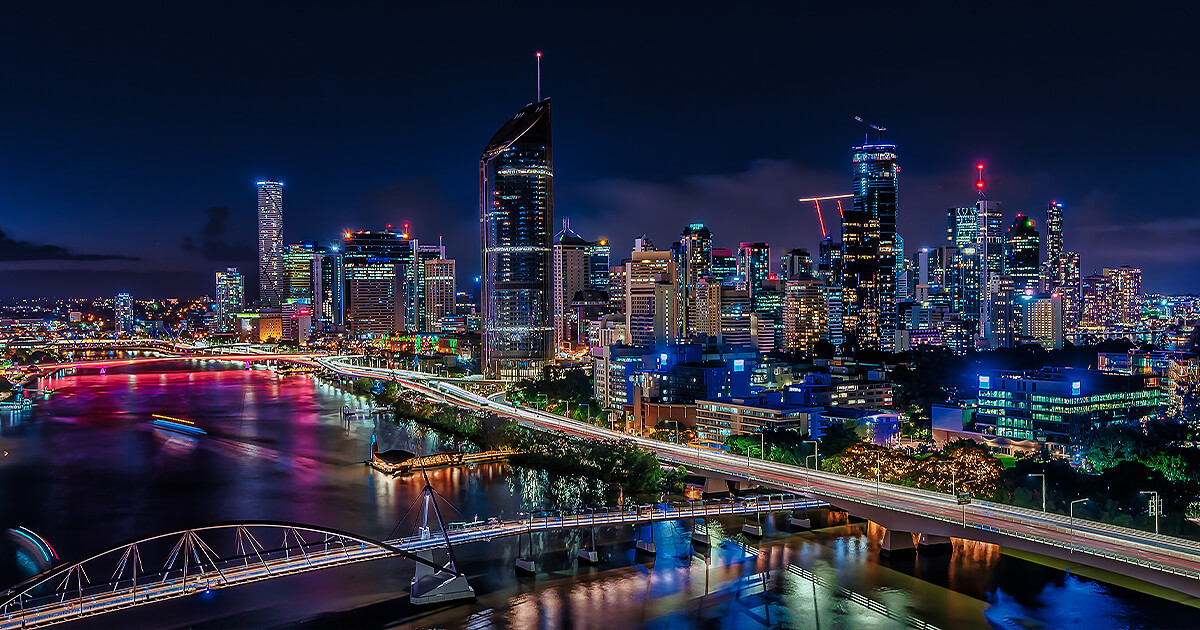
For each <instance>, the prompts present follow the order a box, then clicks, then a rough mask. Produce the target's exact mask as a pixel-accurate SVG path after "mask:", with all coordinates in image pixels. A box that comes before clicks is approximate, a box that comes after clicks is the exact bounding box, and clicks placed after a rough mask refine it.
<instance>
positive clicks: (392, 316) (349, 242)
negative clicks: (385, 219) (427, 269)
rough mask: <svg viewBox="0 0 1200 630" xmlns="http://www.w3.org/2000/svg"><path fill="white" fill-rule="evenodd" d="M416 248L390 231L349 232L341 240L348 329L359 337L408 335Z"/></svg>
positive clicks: (398, 234) (400, 234)
mask: <svg viewBox="0 0 1200 630" xmlns="http://www.w3.org/2000/svg"><path fill="white" fill-rule="evenodd" d="M412 258H413V247H412V243H411V241H410V240H409V239H407V238H405V237H404V234H402V233H398V232H392V231H390V230H385V231H378V232H363V231H359V232H348V233H346V234H345V235H344V238H343V240H342V268H343V277H344V280H345V282H344V285H343V287H344V290H345V297H344V300H345V308H346V314H345V325H346V329H347V331H348V332H350V333H351V334H354V335H357V336H380V335H386V334H389V333H399V332H405V331H407V326H406V319H405V317H406V314H407V313H408V304H409V301H410V299H411V296H410V295H409V294H408V282H407V280H408V267H409V265H410V264H412Z"/></svg>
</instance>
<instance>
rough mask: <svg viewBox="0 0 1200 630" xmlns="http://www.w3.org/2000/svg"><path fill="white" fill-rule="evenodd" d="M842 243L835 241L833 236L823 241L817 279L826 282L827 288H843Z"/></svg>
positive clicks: (819, 255) (819, 253) (818, 261)
mask: <svg viewBox="0 0 1200 630" xmlns="http://www.w3.org/2000/svg"><path fill="white" fill-rule="evenodd" d="M842 249H843V248H842V243H841V242H840V241H835V240H833V237H832V236H826V237H825V238H823V239H821V249H820V251H819V252H818V258H817V277H818V278H820V279H821V280H824V281H825V286H829V287H840V286H842V269H843V263H842V260H843V258H842Z"/></svg>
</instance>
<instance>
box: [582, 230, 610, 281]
mask: <svg viewBox="0 0 1200 630" xmlns="http://www.w3.org/2000/svg"><path fill="white" fill-rule="evenodd" d="M587 252H588V264H589V269H588V286H587V288H589V289H599V290H601V291H607V290H608V269H609V264H610V261H611V259H612V247H610V246H609V244H608V239H606V238H602V239H600V240H598V241H596V242H594V243H592V244H591V245H588V249H587Z"/></svg>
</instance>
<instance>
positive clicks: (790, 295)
mask: <svg viewBox="0 0 1200 630" xmlns="http://www.w3.org/2000/svg"><path fill="white" fill-rule="evenodd" d="M823 289H824V287H823V286H822V285H821V281H820V280H818V279H816V278H814V277H813V276H812V275H809V274H805V273H798V274H795V275H794V276H793V277H792V278H789V279H788V281H787V290H786V293H785V294H784V298H783V347H784V348H786V349H788V350H795V351H800V352H805V353H809V352H812V348H813V345H815V344H816V343H817V342H818V341H821V340H822V339H827V338H828V337H829V319H828V311H827V308H828V305H827V304H826V301H825V295H824V292H823Z"/></svg>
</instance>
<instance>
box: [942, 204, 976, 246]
mask: <svg viewBox="0 0 1200 630" xmlns="http://www.w3.org/2000/svg"><path fill="white" fill-rule="evenodd" d="M978 235H979V209H978V208H975V207H970V208H950V209H949V210H947V211H946V240H947V241H948V242H949V244H950V245H952V246H954V247H966V246H968V245H974V244H975V242H976V241H977V240H978Z"/></svg>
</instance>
